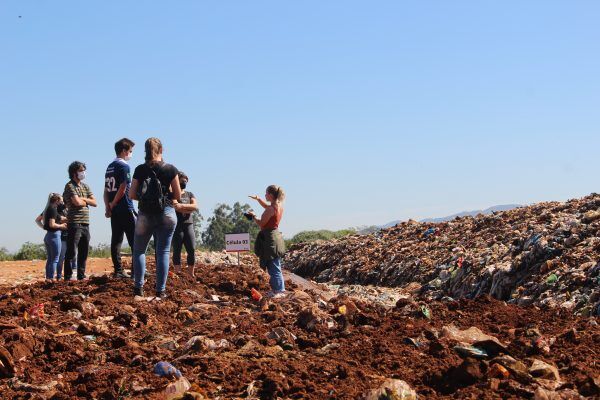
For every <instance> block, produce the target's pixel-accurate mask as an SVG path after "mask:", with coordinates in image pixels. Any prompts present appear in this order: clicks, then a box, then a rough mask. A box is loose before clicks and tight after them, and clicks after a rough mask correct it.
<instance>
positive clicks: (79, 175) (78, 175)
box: [77, 171, 85, 181]
mask: <svg viewBox="0 0 600 400" xmlns="http://www.w3.org/2000/svg"><path fill="white" fill-rule="evenodd" d="M77 179H79V180H80V181H82V180H84V179H85V171H79V172H78V173H77Z"/></svg>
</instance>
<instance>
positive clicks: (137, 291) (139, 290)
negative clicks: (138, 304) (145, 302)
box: [133, 287, 144, 297]
mask: <svg viewBox="0 0 600 400" xmlns="http://www.w3.org/2000/svg"><path fill="white" fill-rule="evenodd" d="M133 295H134V296H141V297H144V288H137V287H136V288H133Z"/></svg>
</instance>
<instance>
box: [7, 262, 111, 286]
mask: <svg viewBox="0 0 600 400" xmlns="http://www.w3.org/2000/svg"><path fill="white" fill-rule="evenodd" d="M45 268H46V260H31V261H30V260H23V261H2V262H0V285H14V284H19V283H27V282H34V281H38V280H41V279H44V274H45ZM86 271H87V274H88V275H104V274H107V273H111V272H112V271H113V264H112V261H111V260H110V259H108V258H90V259H88V262H87V265H86Z"/></svg>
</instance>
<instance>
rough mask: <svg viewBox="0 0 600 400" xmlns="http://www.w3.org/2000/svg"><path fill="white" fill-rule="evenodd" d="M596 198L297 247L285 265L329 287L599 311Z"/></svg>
mask: <svg viewBox="0 0 600 400" xmlns="http://www.w3.org/2000/svg"><path fill="white" fill-rule="evenodd" d="M599 207H600V195H598V194H592V195H590V196H587V197H584V198H582V199H574V200H570V201H567V202H546V203H539V204H535V205H532V206H528V207H522V208H518V209H514V210H511V211H505V212H497V213H494V214H493V215H489V216H485V215H479V216H477V217H462V218H456V219H455V220H453V221H450V222H445V223H418V222H415V221H412V220H411V221H408V222H403V223H400V224H398V225H396V226H395V227H393V228H390V229H385V230H382V231H379V232H376V233H373V234H370V235H353V236H349V237H346V238H342V239H339V240H333V241H330V242H315V243H308V244H299V245H296V246H294V247H292V248H291V249H290V251H289V252H288V254H287V255H286V258H285V266H286V268H288V269H290V270H291V271H293V272H295V273H297V274H299V275H301V276H303V277H308V278H312V279H314V280H316V281H317V282H328V283H333V284H363V285H377V286H390V287H401V288H406V289H409V290H410V291H413V292H414V291H416V292H418V293H420V294H421V295H422V296H424V297H426V298H429V299H441V298H443V297H444V296H449V297H453V298H475V297H477V296H481V295H491V296H492V297H494V298H496V299H500V300H504V301H508V302H509V303H514V304H518V305H524V306H525V305H536V306H543V307H545V306H547V307H562V308H564V309H567V310H570V311H573V312H576V313H578V314H581V315H583V316H589V315H598V314H600V289H599V287H600V264H599V263H598V261H599V260H600V257H599V255H600V237H598V236H599V235H598V233H599V232H598V230H599V227H600V211H599Z"/></svg>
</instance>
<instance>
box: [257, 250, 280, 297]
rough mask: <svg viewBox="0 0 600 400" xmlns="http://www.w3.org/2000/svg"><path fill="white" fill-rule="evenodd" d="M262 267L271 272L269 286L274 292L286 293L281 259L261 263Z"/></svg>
mask: <svg viewBox="0 0 600 400" xmlns="http://www.w3.org/2000/svg"><path fill="white" fill-rule="evenodd" d="M260 266H261V267H263V268H266V269H267V271H268V272H269V276H270V277H271V278H270V279H269V284H270V285H271V290H272V291H274V292H283V291H285V282H284V281H283V272H281V258H279V257H277V258H274V259H272V260H271V261H261V263H260Z"/></svg>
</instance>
